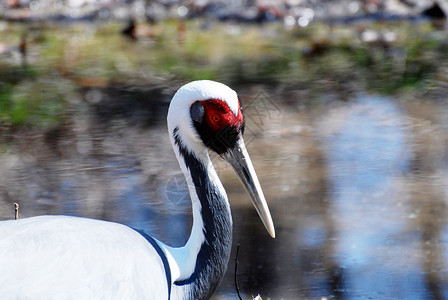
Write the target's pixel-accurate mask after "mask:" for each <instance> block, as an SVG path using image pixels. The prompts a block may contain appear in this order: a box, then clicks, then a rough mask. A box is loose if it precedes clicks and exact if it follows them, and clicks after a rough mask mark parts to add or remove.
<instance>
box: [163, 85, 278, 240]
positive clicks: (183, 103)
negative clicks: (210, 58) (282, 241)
mask: <svg viewBox="0 0 448 300" xmlns="http://www.w3.org/2000/svg"><path fill="white" fill-rule="evenodd" d="M168 130H169V133H170V136H171V138H172V139H174V136H175V135H176V136H177V138H179V139H180V141H181V143H182V145H183V146H184V147H185V148H186V149H187V151H190V152H191V153H192V154H194V155H196V157H197V158H198V159H199V160H202V161H204V160H205V157H208V154H207V149H208V150H211V151H214V152H216V153H217V154H218V155H219V156H220V157H221V158H222V159H224V160H225V161H226V162H227V163H228V164H229V165H230V166H231V167H232V169H233V170H234V171H235V173H236V174H237V175H238V177H239V179H240V180H241V182H242V184H243V186H244V187H245V188H246V190H247V192H248V194H249V196H250V199H251V200H252V203H253V204H254V206H255V209H256V210H257V212H258V214H259V216H260V218H261V220H262V221H263V224H264V225H265V227H266V229H267V230H268V232H269V234H270V235H271V236H272V237H275V229H274V225H273V222H272V218H271V214H270V212H269V208H268V206H267V203H266V200H265V197H264V194H263V191H262V189H261V186H260V183H259V180H258V178H257V174H256V173H255V170H254V167H253V165H252V161H251V159H250V157H249V154H248V153H247V150H246V146H245V144H244V140H243V133H244V117H243V112H242V108H241V105H240V102H239V100H238V96H237V94H236V92H235V91H234V90H232V89H231V88H229V87H228V86H226V85H224V84H222V83H219V82H214V81H210V80H200V81H193V82H190V83H188V84H186V85H184V86H182V87H181V88H180V89H179V90H178V91H177V92H176V94H175V95H174V97H173V99H172V101H171V104H170V108H169V111H168Z"/></svg>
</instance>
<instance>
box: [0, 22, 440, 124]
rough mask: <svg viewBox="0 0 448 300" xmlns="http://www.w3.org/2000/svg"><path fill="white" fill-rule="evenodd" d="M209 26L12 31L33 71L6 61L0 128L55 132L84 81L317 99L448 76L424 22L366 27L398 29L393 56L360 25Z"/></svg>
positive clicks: (6, 37)
mask: <svg viewBox="0 0 448 300" xmlns="http://www.w3.org/2000/svg"><path fill="white" fill-rule="evenodd" d="M202 22H203V21H202V20H194V21H189V22H188V23H187V24H186V31H185V34H184V39H182V40H181V39H179V33H178V30H177V28H178V23H177V22H176V21H173V20H169V21H166V22H162V23H161V24H159V25H157V26H154V27H151V28H150V30H152V32H154V34H153V36H152V37H149V38H143V39H140V40H139V41H130V40H128V39H126V38H125V37H123V36H121V35H120V30H121V28H122V27H123V24H102V25H101V24H100V25H98V24H74V25H70V26H69V25H64V26H45V25H42V26H41V27H36V28H33V29H27V28H26V26H27V25H26V24H13V25H9V27H8V30H6V31H5V32H3V33H4V34H3V35H2V36H1V37H0V43H4V44H7V45H12V46H13V47H14V46H16V45H18V42H19V41H20V37H21V36H22V35H23V33H24V32H28V34H27V39H28V42H29V43H28V53H30V55H29V56H30V58H29V59H28V61H29V62H28V65H27V66H26V67H22V66H21V65H20V62H18V61H17V59H15V60H14V59H11V57H10V56H0V122H2V123H8V124H13V125H17V126H21V125H24V124H27V125H31V126H43V127H46V126H53V124H57V123H58V122H60V120H61V119H62V118H61V116H62V115H63V113H64V111H65V110H66V109H67V108H68V106H69V104H68V100H67V99H69V98H70V97H73V96H74V95H75V96H76V93H77V92H78V90H79V89H80V88H82V87H80V86H78V82H79V80H78V79H83V78H94V79H98V80H99V81H101V82H106V83H107V82H114V81H115V80H120V81H123V80H124V81H126V80H128V79H130V78H134V79H135V78H140V80H145V78H146V76H147V75H148V74H149V75H150V78H151V76H155V77H160V78H165V80H166V81H167V83H169V81H170V80H172V79H177V80H182V81H189V80H196V79H212V80H218V81H223V82H226V83H229V84H237V85H242V84H253V83H262V84H266V85H270V86H278V85H282V86H290V87H293V88H297V89H303V90H309V91H310V93H309V94H310V95H312V96H313V97H316V98H318V97H320V96H321V95H322V94H325V93H330V92H338V91H339V92H340V93H344V91H345V89H346V87H347V86H350V87H352V88H353V87H354V88H359V89H360V90H362V91H367V92H374V93H381V94H398V93H400V92H402V91H406V92H409V90H412V89H415V90H421V89H425V88H426V85H428V83H429V82H432V79H433V78H443V74H445V73H447V70H446V68H447V65H448V54H447V53H448V51H447V50H448V46H447V45H448V42H447V39H446V38H445V37H444V36H443V35H440V34H439V35H437V34H435V32H434V31H433V30H432V29H431V28H430V26H429V25H428V24H426V23H415V22H413V23H412V22H397V23H389V24H388V23H380V24H375V23H371V24H366V25H365V26H366V27H367V29H372V30H377V31H379V32H381V31H387V30H388V31H393V32H395V35H396V37H397V39H396V41H395V42H393V43H392V44H390V45H388V46H387V47H386V48H385V47H382V46H380V45H371V44H370V45H369V44H365V43H363V42H362V41H361V40H360V39H359V38H358V36H359V34H358V32H357V30H358V29H357V26H356V25H343V24H341V25H334V26H332V27H331V28H330V27H329V26H328V25H325V24H313V25H311V26H309V27H307V28H300V29H299V28H298V29H296V30H294V31H291V32H287V31H285V30H283V29H282V27H281V24H278V23H275V24H268V25H266V26H264V27H261V28H260V27H257V26H255V25H241V26H239V25H229V24H222V23H213V24H212V27H211V29H209V30H202V29H200V27H201V23H202Z"/></svg>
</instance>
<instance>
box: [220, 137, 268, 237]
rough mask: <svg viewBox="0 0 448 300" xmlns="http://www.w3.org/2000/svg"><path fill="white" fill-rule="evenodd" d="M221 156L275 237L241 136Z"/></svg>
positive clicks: (266, 207) (264, 200) (258, 183)
mask: <svg viewBox="0 0 448 300" xmlns="http://www.w3.org/2000/svg"><path fill="white" fill-rule="evenodd" d="M221 157H222V158H223V159H224V160H225V161H226V162H227V163H228V164H229V165H230V166H231V167H232V169H233V170H234V171H235V173H236V174H237V175H238V177H239V179H240V180H241V182H242V184H243V185H244V187H245V188H246V190H247V192H248V193H249V196H250V199H251V200H252V203H253V204H254V206H255V209H256V210H257V212H258V215H259V216H260V218H261V221H263V224H264V226H265V227H266V229H267V231H268V232H269V234H270V235H271V237H273V238H275V229H274V223H273V222H272V217H271V213H270V212H269V208H268V205H267V203H266V199H265V198H264V195H263V191H262V190H261V186H260V182H259V181H258V177H257V174H256V173H255V169H254V166H253V165H252V161H251V160H250V157H249V154H248V153H247V150H246V146H245V145H244V141H243V139H242V138H240V139H239V141H238V143H237V145H236V146H235V147H234V148H233V149H229V150H228V151H227V152H225V153H224V154H221Z"/></svg>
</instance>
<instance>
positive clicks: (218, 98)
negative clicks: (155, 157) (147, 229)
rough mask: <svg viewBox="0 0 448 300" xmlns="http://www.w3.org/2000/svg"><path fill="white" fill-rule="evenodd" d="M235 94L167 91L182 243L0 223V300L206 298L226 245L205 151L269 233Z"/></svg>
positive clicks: (219, 87)
mask: <svg viewBox="0 0 448 300" xmlns="http://www.w3.org/2000/svg"><path fill="white" fill-rule="evenodd" d="M243 128H244V124H243V117H242V113H241V108H240V105H239V101H238V98H237V96H236V93H235V92H234V91H233V90H231V89H230V88H228V87H227V86H225V85H223V84H220V83H216V82H212V81H197V82H192V83H190V84H187V85H185V86H184V87H182V88H181V89H179V91H178V92H177V93H176V95H175V96H174V98H173V100H172V102H171V105H170V109H169V113H168V131H169V134H170V137H171V141H172V144H173V149H174V151H175V153H176V157H177V159H178V160H179V164H180V167H181V169H182V171H183V172H184V174H185V177H186V181H187V184H188V186H189V191H190V198H191V201H192V213H193V226H192V229H191V235H190V237H189V239H188V241H187V243H186V245H185V246H183V247H180V248H173V247H169V246H167V245H165V244H163V243H162V242H160V241H158V240H156V239H154V238H152V237H151V236H149V235H147V234H146V233H144V232H143V231H138V230H135V229H132V228H130V227H128V226H125V225H121V224H117V223H112V222H106V221H99V220H92V219H86V218H78V217H63V216H42V217H33V218H28V219H20V220H12V221H3V222H0V299H158V300H159V299H170V300H171V299H172V300H174V299H208V298H209V297H210V296H211V295H212V294H213V292H214V291H215V290H216V288H217V287H218V286H219V283H220V282H221V280H222V278H223V276H224V272H225V270H226V267H227V263H228V260H229V255H230V250H231V243H232V218H231V213H230V206H229V202H228V199H227V195H226V193H225V190H224V188H223V186H222V184H221V182H220V180H219V178H218V175H217V173H216V171H215V169H214V168H213V165H212V163H211V160H210V158H209V155H208V150H207V149H210V150H212V151H215V152H216V153H218V154H219V155H220V156H221V157H223V158H224V159H225V160H226V161H227V162H229V164H230V165H231V166H232V168H233V169H234V170H235V171H236V173H237V174H238V175H239V176H240V179H241V181H242V182H243V184H244V185H245V187H246V189H247V190H248V192H249V195H250V196H251V199H252V201H253V203H254V205H255V207H256V209H257V211H258V212H259V214H260V216H261V218H262V220H263V222H264V224H265V226H266V228H267V229H268V231H269V233H270V234H271V235H272V236H274V235H275V233H274V228H273V225H272V220H271V216H270V214H269V210H268V209H267V206H266V202H265V200H264V196H263V194H262V191H261V188H260V185H259V183H258V179H257V178H256V174H255V171H254V170H253V167H252V163H251V161H250V158H249V156H248V154H247V152H246V149H245V146H244V142H243V140H242V131H243Z"/></svg>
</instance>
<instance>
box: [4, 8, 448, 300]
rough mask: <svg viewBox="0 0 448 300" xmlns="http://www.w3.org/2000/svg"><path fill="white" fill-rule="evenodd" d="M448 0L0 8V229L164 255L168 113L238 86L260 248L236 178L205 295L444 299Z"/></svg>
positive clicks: (180, 215)
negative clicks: (22, 221) (102, 241)
mask: <svg viewBox="0 0 448 300" xmlns="http://www.w3.org/2000/svg"><path fill="white" fill-rule="evenodd" d="M447 13H448V1H442V0H440V1H431V0H428V1H423V0H332V1H319V0H308V1H306V0H284V1H267V0H266V1H261V0H260V1H256V0H252V1H251V0H247V1H244V0H233V1H208V0H198V1H174V0H172V1H170V0H159V1H150V0H146V1H145V0H135V1H133V0H101V1H95V0H32V1H30V0H3V1H0V219H3V220H6V219H13V218H14V203H15V202H17V203H19V204H20V217H30V216H35V215H42V214H64V215H76V216H85V217H90V218H97V219H104V220H111V221H115V222H120V223H124V224H127V225H130V226H132V227H135V228H140V229H144V230H145V231H146V232H148V233H150V234H152V235H154V236H155V237H157V238H159V239H160V240H162V241H164V242H166V243H168V244H170V245H173V246H180V245H183V243H184V242H185V241H186V240H187V238H188V235H189V231H190V225H191V214H190V203H189V196H188V193H187V188H186V186H185V181H184V178H183V175H182V174H181V172H180V169H179V167H178V164H177V161H176V159H175V156H174V153H173V151H172V150H171V144H170V142H169V138H168V134H167V129H166V113H167V108H168V105H169V101H170V99H171V97H172V95H173V94H174V92H175V91H176V90H177V89H178V88H179V87H180V86H181V85H183V84H184V83H186V82H189V81H191V80H196V79H211V80H217V81H221V82H223V83H225V84H228V85H229V86H231V87H232V88H233V89H235V90H236V91H237V92H238V93H239V95H240V99H241V101H242V104H243V106H244V107H245V118H246V122H247V125H246V128H247V129H246V133H245V134H246V135H245V139H246V143H247V145H248V150H249V153H250V154H251V156H252V161H253V162H254V165H255V169H256V170H257V173H258V176H259V178H260V181H261V184H262V186H263V189H264V192H265V194H266V198H267V200H268V203H269V206H270V208H271V212H272V215H273V219H274V223H275V225H276V230H277V238H276V239H271V238H270V237H269V236H268V234H267V232H266V231H265V229H264V227H263V225H262V223H261V222H260V220H259V218H258V216H257V215H256V212H255V210H254V209H253V207H252V204H251V203H250V200H249V199H248V196H247V195H246V193H245V191H244V190H243V188H242V186H241V184H240V183H239V181H238V179H237V178H236V176H235V175H234V174H233V172H232V171H231V170H230V169H229V168H227V167H226V166H225V165H224V164H223V163H222V162H221V161H220V160H219V159H218V158H216V157H213V159H214V162H215V164H216V167H217V170H218V172H219V174H220V177H221V178H222V180H223V182H224V185H225V187H226V189H227V191H228V195H229V199H230V202H231V206H232V212H233V218H234V248H233V252H232V258H231V261H230V263H229V269H228V271H227V274H226V277H225V279H224V281H223V283H222V285H221V286H220V288H219V290H218V291H217V293H216V294H215V296H214V298H213V299H215V300H217V299H237V295H236V291H235V288H234V284H233V277H234V261H233V259H234V257H235V250H236V245H237V244H240V245H241V246H240V251H239V265H238V282H239V285H240V290H241V292H242V294H243V296H244V298H245V299H249V298H250V297H251V296H255V295H257V294H260V295H261V296H262V297H263V299H322V298H327V299H333V298H334V299H443V298H448V219H447V212H448V210H447V200H448V165H447V159H448V157H447V155H448V151H447V150H448V144H447V143H448V118H447V117H448V101H447V100H448V99H447V98H448V29H447V28H448V26H447V24H446V14H447Z"/></svg>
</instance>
